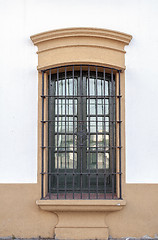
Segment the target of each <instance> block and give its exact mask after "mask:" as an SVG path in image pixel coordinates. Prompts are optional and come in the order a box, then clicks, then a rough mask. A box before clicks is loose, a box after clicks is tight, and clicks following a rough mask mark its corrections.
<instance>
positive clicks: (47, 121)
mask: <svg viewBox="0 0 158 240" xmlns="http://www.w3.org/2000/svg"><path fill="white" fill-rule="evenodd" d="M87 116H88V115H87ZM59 117H60V115H59ZM67 118H69V116H67ZM41 122H42V123H49V122H59V123H60V122H65V120H63V121H62V120H61V121H60V120H44V121H41ZM67 122H74V123H78V122H96V121H92V120H85V121H83V120H82V121H80V120H77V121H73V120H67ZM98 122H102V123H104V122H116V123H120V122H122V121H114V120H109V121H108V120H107V121H106V120H105V121H99V120H98Z"/></svg>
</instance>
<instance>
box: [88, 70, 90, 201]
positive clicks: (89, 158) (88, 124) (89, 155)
mask: <svg viewBox="0 0 158 240" xmlns="http://www.w3.org/2000/svg"><path fill="white" fill-rule="evenodd" d="M89 81H90V67H89V66H88V197H89V199H90V82H89Z"/></svg>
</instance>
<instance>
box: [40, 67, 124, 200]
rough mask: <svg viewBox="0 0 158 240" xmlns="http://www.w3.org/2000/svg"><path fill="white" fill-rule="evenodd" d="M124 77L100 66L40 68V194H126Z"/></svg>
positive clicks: (78, 196) (56, 196)
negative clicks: (123, 143) (123, 108)
mask: <svg viewBox="0 0 158 240" xmlns="http://www.w3.org/2000/svg"><path fill="white" fill-rule="evenodd" d="M116 74H117V76H118V77H117V78H116ZM120 81H121V79H120V70H118V69H114V68H107V67H101V66H93V65H72V66H70V65H69V66H61V67H56V68H50V69H46V70H43V71H42V95H41V98H42V121H41V125H42V134H41V137H42V139H41V143H42V145H41V151H42V152H41V158H42V159H41V199H118V198H119V199H122V186H121V177H122V173H121V122H122V121H121V85H120ZM116 162H118V164H117V165H118V167H116ZM116 183H118V184H117V185H118V186H119V187H118V188H117V187H116ZM46 193H47V194H46Z"/></svg>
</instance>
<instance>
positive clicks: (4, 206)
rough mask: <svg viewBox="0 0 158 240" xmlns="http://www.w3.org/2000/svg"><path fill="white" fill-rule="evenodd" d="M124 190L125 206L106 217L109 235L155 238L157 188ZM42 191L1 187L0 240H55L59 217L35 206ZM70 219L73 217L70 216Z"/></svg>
mask: <svg viewBox="0 0 158 240" xmlns="http://www.w3.org/2000/svg"><path fill="white" fill-rule="evenodd" d="M125 187H126V200H127V204H126V206H125V207H124V208H123V210H121V211H118V212H117V211H116V212H111V213H106V214H105V222H106V225H107V226H108V227H109V234H110V235H111V236H112V237H117V238H120V237H128V236H133V237H142V236H144V235H146V234H147V235H149V236H151V237H154V234H158V220H157V213H158V204H157V202H158V184H126V185H125ZM39 189H40V186H39V184H1V185H0V196H1V201H0V203H1V204H0V237H6V236H11V235H12V234H13V235H15V236H16V237H25V238H32V237H38V236H42V237H53V235H54V227H55V225H56V224H57V221H58V219H57V216H56V214H54V213H51V212H47V211H42V210H40V208H39V207H38V206H37V205H36V203H35V202H36V200H37V199H39V198H40V196H39ZM90 214H91V213H88V212H87V217H86V216H85V219H86V220H85V221H89V220H88V216H89V215H90ZM101 215H102V214H101ZM68 216H69V217H71V212H69V213H68ZM72 218H73V214H72ZM67 219H68V218H67ZM76 224H77V223H76ZM66 225H68V222H67V224H66ZM96 226H97V225H96ZM101 227H102V226H101ZM80 231H82V228H81V229H80Z"/></svg>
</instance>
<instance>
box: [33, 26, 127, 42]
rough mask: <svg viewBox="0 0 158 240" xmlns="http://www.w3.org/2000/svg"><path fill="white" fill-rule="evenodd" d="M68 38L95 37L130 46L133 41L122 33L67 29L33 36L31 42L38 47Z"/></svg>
mask: <svg viewBox="0 0 158 240" xmlns="http://www.w3.org/2000/svg"><path fill="white" fill-rule="evenodd" d="M68 37H94V38H96V37H97V38H105V39H111V40H115V41H119V42H122V43H124V44H125V45H128V44H129V42H130V41H131V39H132V36H131V35H129V34H125V33H122V32H117V31H112V30H108V29H101V28H66V29H58V30H52V31H47V32H44V33H39V34H35V35H32V36H31V40H32V41H33V43H34V44H35V45H38V44H39V43H41V42H45V41H49V40H53V39H59V38H68Z"/></svg>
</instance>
